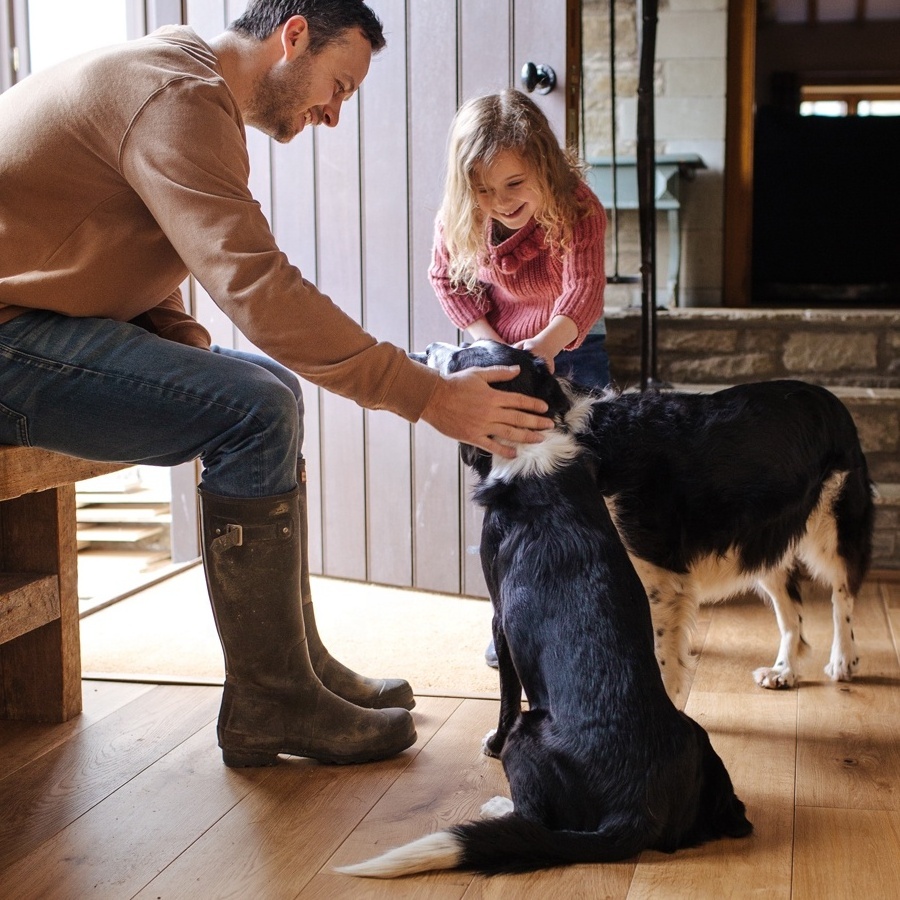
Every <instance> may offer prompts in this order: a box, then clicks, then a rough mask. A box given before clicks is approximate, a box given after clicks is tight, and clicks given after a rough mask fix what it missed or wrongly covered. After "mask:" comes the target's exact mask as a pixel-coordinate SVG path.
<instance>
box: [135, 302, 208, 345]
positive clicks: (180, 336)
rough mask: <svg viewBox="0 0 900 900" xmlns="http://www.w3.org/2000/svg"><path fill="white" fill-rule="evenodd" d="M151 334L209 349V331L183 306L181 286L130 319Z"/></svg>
mask: <svg viewBox="0 0 900 900" xmlns="http://www.w3.org/2000/svg"><path fill="white" fill-rule="evenodd" d="M131 321H132V322H133V323H134V324H135V325H140V326H141V328H145V329H146V330H147V331H150V332H152V333H153V334H158V335H159V336H160V337H162V338H165V339H166V340H168V341H175V342H176V343H178V344H187V345H188V346H189V347H197V348H199V349H200V350H209V348H210V345H211V343H212V340H211V338H210V336H209V332H208V331H207V330H206V329H205V328H204V327H203V326H202V325H201V324H200V323H199V322H198V321H197V320H196V319H195V318H194V317H193V316H191V315H189V314H188V312H187V310H186V309H185V308H184V302H183V301H182V299H181V288H180V287H178V288H176V289H175V290H174V291H173V292H172V293H171V294H170V295H169V296H168V297H166V299H165V300H163V302H162V303H159V304H157V305H156V306H154V307H153V309H149V310H147V312H145V313H141V315H139V316H138V317H137V318H135V319H132V320H131Z"/></svg>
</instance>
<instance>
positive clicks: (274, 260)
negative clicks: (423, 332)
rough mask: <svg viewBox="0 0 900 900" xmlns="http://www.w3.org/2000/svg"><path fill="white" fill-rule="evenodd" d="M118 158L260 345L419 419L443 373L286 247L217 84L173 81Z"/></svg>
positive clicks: (369, 403) (204, 279)
mask: <svg viewBox="0 0 900 900" xmlns="http://www.w3.org/2000/svg"><path fill="white" fill-rule="evenodd" d="M119 159H120V168H121V171H122V173H123V175H124V177H125V178H126V179H127V180H128V182H129V183H130V184H131V186H132V187H133V189H134V190H135V191H137V193H138V194H139V195H140V197H141V199H142V200H143V202H144V203H145V204H146V206H147V207H148V209H149V210H150V212H151V213H152V215H153V216H154V218H155V219H156V221H157V223H158V224H159V226H160V228H161V229H162V230H163V232H164V233H165V235H166V237H167V238H168V239H169V241H170V242H171V244H172V245H173V247H174V248H175V250H176V252H177V253H178V254H179V256H180V257H181V259H182V261H183V262H184V264H185V266H186V267H187V268H188V270H189V271H190V272H191V273H192V274H193V275H194V276H195V277H196V278H197V280H198V281H199V282H200V283H201V284H202V285H203V287H204V288H205V289H206V291H207V292H208V293H209V295H210V297H212V299H213V301H214V302H215V303H216V304H217V305H218V306H219V307H220V308H221V309H222V310H223V311H224V312H225V314H226V315H227V316H228V317H229V318H230V319H231V320H232V321H233V322H234V323H235V325H236V326H237V327H238V328H239V329H240V330H241V331H242V332H243V334H244V335H245V336H246V337H247V338H248V339H249V340H250V341H252V342H253V343H254V344H255V345H256V346H257V347H259V348H260V349H261V350H262V351H263V352H265V353H267V354H269V355H270V356H272V357H273V358H274V359H276V360H278V361H279V362H281V363H282V364H283V365H285V366H287V367H288V368H290V369H292V370H293V371H295V372H297V373H298V374H299V375H301V376H302V377H304V378H306V379H308V380H309V381H311V382H313V383H314V384H317V385H319V386H321V387H323V388H326V389H327V390H330V391H333V392H334V393H337V394H340V395H342V396H344V397H348V398H350V399H352V400H354V401H355V402H356V403H358V404H359V405H360V406H363V407H366V408H368V409H387V410H390V411H392V412H395V413H397V414H398V415H401V416H403V417H404V418H406V419H407V420H409V421H416V420H417V419H418V418H419V417H420V416H421V414H422V412H423V410H424V409H425V407H426V405H427V403H428V401H429V399H430V398H431V395H432V393H433V392H434V389H435V387H436V386H437V381H438V378H439V377H440V376H439V375H438V374H437V373H436V372H434V371H433V370H431V369H428V368H427V367H426V366H423V365H421V364H419V363H416V362H413V361H412V360H411V359H410V358H409V357H408V355H407V354H406V352H405V351H404V350H402V349H401V348H399V347H395V346H393V345H392V344H389V343H386V342H379V341H377V340H376V339H375V338H374V337H372V336H371V335H370V334H368V333H366V332H365V331H364V330H363V329H362V328H361V327H360V326H359V325H358V324H357V323H356V322H355V321H354V320H353V319H352V318H351V317H350V316H349V315H347V314H346V313H345V312H343V311H342V310H341V309H340V308H339V307H338V306H337V305H336V304H335V303H333V302H332V301H331V300H330V299H329V298H328V297H327V296H325V295H324V294H322V293H321V292H320V291H319V290H318V289H317V288H316V287H315V285H313V284H311V283H310V282H309V281H307V280H306V279H304V278H303V277H302V275H301V274H300V272H299V270H298V269H297V268H296V267H295V266H293V265H291V264H290V262H289V261H288V259H287V257H286V256H285V255H284V254H283V253H282V252H281V251H280V250H279V249H278V247H277V245H276V243H275V238H274V237H273V235H272V232H271V230H270V228H269V225H268V222H267V221H266V218H265V216H264V215H263V213H262V210H261V209H260V206H259V204H258V203H257V202H256V201H255V200H254V199H253V197H252V196H251V194H250V191H249V188H248V186H247V184H248V178H249V158H248V155H247V148H246V141H245V139H244V131H243V124H242V119H241V116H240V112H239V111H238V110H237V108H236V105H235V103H234V100H233V97H232V95H231V94H230V92H229V91H228V90H227V89H226V88H225V87H224V85H223V84H222V83H221V82H217V81H216V80H215V79H212V80H205V79H199V78H181V79H176V80H174V81H173V82H170V83H169V84H168V85H167V86H166V88H165V89H163V90H161V91H159V92H157V93H156V94H155V95H154V96H153V97H151V98H150V99H149V100H148V101H147V102H146V103H145V104H144V106H143V107H142V108H141V110H140V112H139V113H138V114H137V115H136V116H135V118H134V120H133V122H132V124H131V126H130V128H129V130H128V132H127V134H126V135H125V138H124V139H123V142H122V147H121V150H120V155H119Z"/></svg>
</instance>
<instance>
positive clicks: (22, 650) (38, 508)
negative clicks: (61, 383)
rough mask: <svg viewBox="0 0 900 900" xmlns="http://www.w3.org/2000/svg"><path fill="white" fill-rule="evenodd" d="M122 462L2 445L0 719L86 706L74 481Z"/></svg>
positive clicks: (40, 716)
mask: <svg viewBox="0 0 900 900" xmlns="http://www.w3.org/2000/svg"><path fill="white" fill-rule="evenodd" d="M122 468H124V466H122V465H118V464H111V463H102V462H92V461H90V460H85V459H76V458H75V457H73V456H64V455H63V454H60V453H51V452H50V451H48V450H37V449H34V448H31V447H11V446H4V445H0V718H3V719H28V720H32V721H38V722H64V721H66V720H67V719H71V718H72V717H73V716H75V715H78V713H80V712H81V647H80V644H79V623H78V574H77V553H78V545H77V541H76V538H75V482H77V481H82V480H83V479H86V478H93V477H94V476H95V475H104V474H106V473H108V472H115V471H117V470H119V469H122Z"/></svg>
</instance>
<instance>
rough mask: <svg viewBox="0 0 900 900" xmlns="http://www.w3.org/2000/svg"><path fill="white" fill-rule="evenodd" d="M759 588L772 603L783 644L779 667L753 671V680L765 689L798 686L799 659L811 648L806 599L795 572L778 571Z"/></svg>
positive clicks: (763, 579) (776, 663)
mask: <svg viewBox="0 0 900 900" xmlns="http://www.w3.org/2000/svg"><path fill="white" fill-rule="evenodd" d="M757 589H758V590H759V591H760V592H761V593H764V594H765V595H766V596H767V597H768V598H769V599H770V600H771V601H772V606H773V607H774V609H775V618H776V619H777V621H778V629H779V631H781V644H780V645H779V647H778V655H777V656H776V657H775V664H774V665H773V666H769V667H767V666H760V668H758V669H756V670H755V671H754V672H753V679H754V681H756V683H757V684H758V685H760V687H764V688H791V687H794V685H795V684H796V683H797V677H798V673H797V659H798V657H799V656H800V655H801V654H802V653H803V652H804V650H805V649H806V648H807V646H808V644H807V643H806V641H805V640H804V638H803V614H802V600H801V598H800V589H799V588H798V587H797V580H796V576H795V573H794V572H793V571H792V570H789V569H775V570H774V571H771V572H768V573H766V575H764V576H763V577H762V578H760V579H759V580H758V581H757Z"/></svg>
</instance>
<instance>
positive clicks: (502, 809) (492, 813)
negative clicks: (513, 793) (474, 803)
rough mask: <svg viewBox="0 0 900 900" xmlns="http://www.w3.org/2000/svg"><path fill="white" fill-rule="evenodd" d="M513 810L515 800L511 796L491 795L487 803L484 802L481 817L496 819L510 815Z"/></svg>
mask: <svg viewBox="0 0 900 900" xmlns="http://www.w3.org/2000/svg"><path fill="white" fill-rule="evenodd" d="M512 811H513V802H512V800H510V799H509V797H491V799H490V800H488V802H487V803H484V804H482V807H481V817H482V818H483V819H496V818H499V817H500V816H506V815H509V813H511V812H512Z"/></svg>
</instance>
